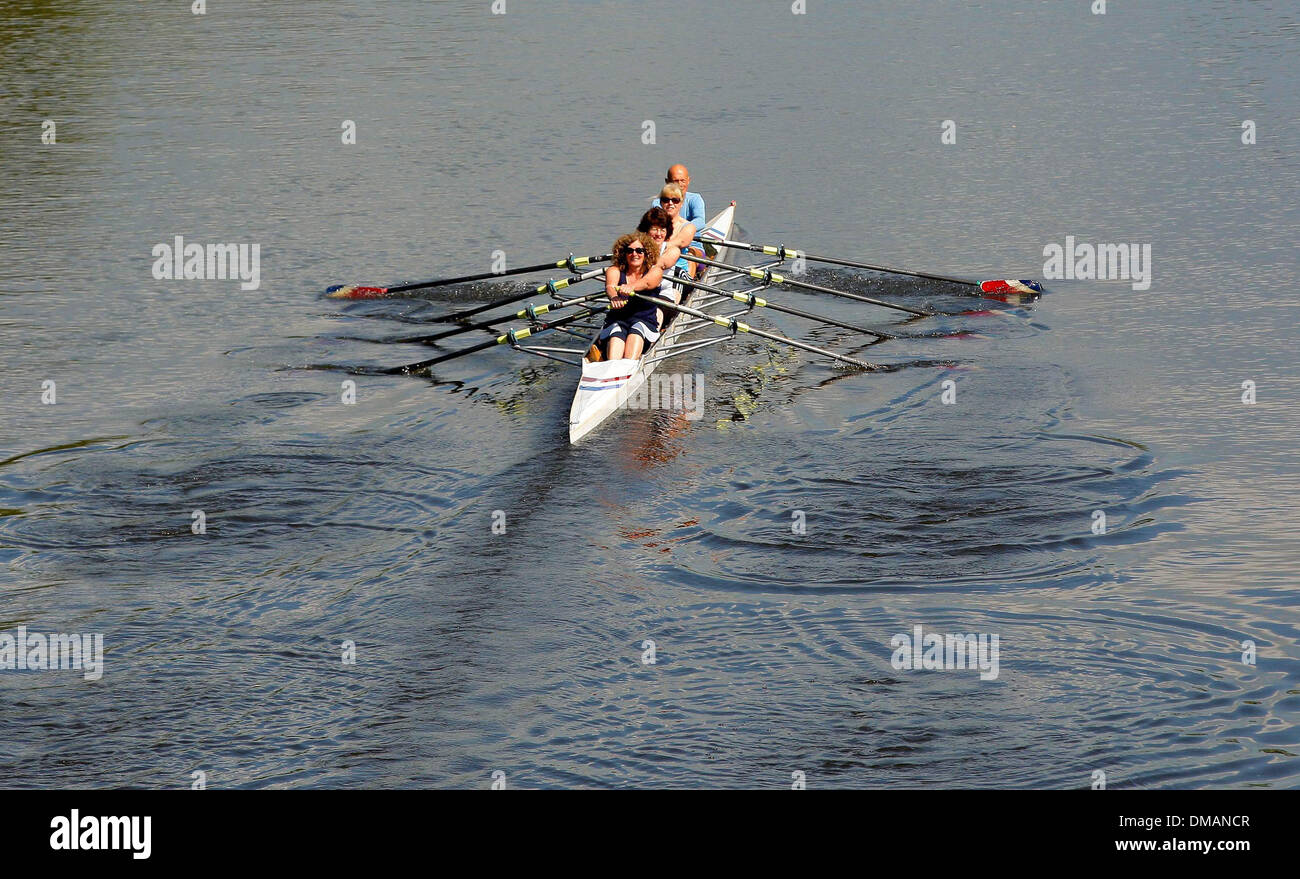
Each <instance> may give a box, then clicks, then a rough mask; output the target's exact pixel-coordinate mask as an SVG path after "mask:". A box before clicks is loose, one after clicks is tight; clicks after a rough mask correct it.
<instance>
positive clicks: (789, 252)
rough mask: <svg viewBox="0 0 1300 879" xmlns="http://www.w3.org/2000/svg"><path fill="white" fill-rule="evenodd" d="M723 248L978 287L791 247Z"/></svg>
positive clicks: (740, 245) (738, 245)
mask: <svg viewBox="0 0 1300 879" xmlns="http://www.w3.org/2000/svg"><path fill="white" fill-rule="evenodd" d="M722 246H724V247H736V248H741V249H744V250H752V251H754V252H755V253H765V254H767V255H768V256H775V257H780V258H782V259H799V258H800V257H802V258H803V259H809V260H812V261H813V262H824V263H831V264H833V265H837V266H848V267H849V268H854V269H871V270H872V271H874V272H886V273H888V274H891V275H908V276H910V277H913V278H928V279H929V280H931V281H948V282H949V283H952V284H962V285H964V286H967V287H978V286H979V282H978V281H971V280H968V279H966V278H954V277H952V276H951V275H936V274H934V273H933V272H917V271H912V270H911V269H898V268H894V267H892V266H879V265H873V264H872V263H869V262H857V261H856V260H851V259H841V258H839V257H836V256H819V255H818V254H815V253H809V252H808V251H806V250H796V249H795V248H793V247H782V246H779V245H771V244H749V243H746V242H744V241H724V242H722Z"/></svg>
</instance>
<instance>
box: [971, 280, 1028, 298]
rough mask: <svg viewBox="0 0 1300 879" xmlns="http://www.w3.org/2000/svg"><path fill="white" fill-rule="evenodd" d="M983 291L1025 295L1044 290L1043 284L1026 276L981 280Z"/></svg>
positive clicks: (981, 289) (981, 290)
mask: <svg viewBox="0 0 1300 879" xmlns="http://www.w3.org/2000/svg"><path fill="white" fill-rule="evenodd" d="M980 292H981V293H1019V294H1021V295H1023V296H1028V295H1033V294H1037V293H1042V292H1043V285H1042V284H1040V283H1038V282H1037V281H1030V280H1028V279H1026V278H1021V279H1020V280H995V281H981V282H980Z"/></svg>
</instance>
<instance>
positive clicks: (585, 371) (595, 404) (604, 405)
mask: <svg viewBox="0 0 1300 879" xmlns="http://www.w3.org/2000/svg"><path fill="white" fill-rule="evenodd" d="M735 213H736V205H735V203H734V202H733V203H732V204H731V205H729V206H728V207H727V208H725V209H724V210H723V211H722V212H721V213H719V214H717V215H716V216H714V217H712V218H711V219H710V220H709V222H708V226H707V234H709V235H710V236H711V237H712V236H714V235H715V234H716V236H717V237H718V238H730V237H731V229H732V225H733V223H734V222H735ZM716 273H717V270H716V269H709V271H708V273H707V274H706V275H705V276H704V278H703V282H704V283H708V282H709V280H710V278H711V277H713V276H714V275H715V274H716ZM692 298H694V296H693V294H692V291H690V290H687V292H685V293H683V294H682V299H681V303H682V304H683V305H690V304H691V299H692ZM664 310H665V311H667V309H664ZM666 317H667V316H666ZM683 317H684V315H680V314H674V316H673V319H672V320H671V321H670V322H669V323H668V325H667V326H666V327H665V328H664V331H663V332H662V333H661V334H660V335H659V338H658V339H657V340H655V343H654V344H653V345H651V346H649V347H648V348H647V349H646V350H645V351H644V352H643V353H642V355H641V359H640V360H627V359H621V360H605V361H600V362H597V363H592V362H590V361H589V360H587V358H586V357H583V359H582V379H581V380H580V381H579V382H578V390H577V391H576V392H575V393H574V395H573V404H572V405H571V406H570V407H569V442H570V443H576V442H577V441H578V440H580V439H582V438H583V437H584V436H586V435H587V434H589V433H591V432H592V431H593V430H595V429H596V428H597V427H599V426H600V425H601V423H603V422H604V421H605V419H607V418H609V416H611V415H613V414H614V413H615V412H617V411H618V410H619V409H621V408H623V404H625V403H626V402H627V400H628V398H630V397H631V396H632V395H633V394H635V393H636V392H637V391H638V390H640V388H641V386H642V385H644V384H645V382H646V379H647V378H649V377H650V375H651V374H652V373H653V372H654V371H655V368H656V367H657V366H658V365H659V364H660V363H661V362H662V360H663V359H664V358H663V357H661V356H657V354H656V352H659V351H661V350H666V349H671V347H672V346H673V344H674V343H676V342H677V339H678V338H679V337H680V336H681V335H682V333H684V332H685V331H686V321H685V320H682V318H683ZM592 341H593V342H594V341H595V339H594V338H593V340H592Z"/></svg>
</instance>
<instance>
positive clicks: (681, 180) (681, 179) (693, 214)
mask: <svg viewBox="0 0 1300 879" xmlns="http://www.w3.org/2000/svg"><path fill="white" fill-rule="evenodd" d="M664 183H671V184H673V185H674V186H676V187H677V188H678V189H680V190H681V191H682V217H683V218H684V219H685V220H686V222H688V223H691V224H693V225H694V226H695V228H696V229H703V228H704V227H705V226H706V225H708V221H707V220H705V213H704V199H703V198H701V197H700V194H699V193H698V192H691V172H690V171H687V170H686V166H685V165H673V166H672V167H671V168H669V169H668V174H667V175H666V176H665V177H664ZM654 206H655V207H660V204H659V199H657V198H656V199H655V200H654ZM701 253H702V251H701Z"/></svg>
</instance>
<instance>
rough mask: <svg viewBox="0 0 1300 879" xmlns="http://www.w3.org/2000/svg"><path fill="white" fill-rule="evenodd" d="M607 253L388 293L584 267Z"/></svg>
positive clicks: (399, 288)
mask: <svg viewBox="0 0 1300 879" xmlns="http://www.w3.org/2000/svg"><path fill="white" fill-rule="evenodd" d="M609 257H610V255H609V254H608V253H607V254H605V255H603V256H583V257H573V258H571V260H569V259H562V260H560V261H559V262H542V263H538V264H537V265H534V266H522V267H520V268H517V269H508V270H506V271H504V272H481V273H479V274H477V275H463V276H461V277H459V278H439V279H437V280H434V281H416V282H415V283H412V284H398V285H397V286H396V287H389V288H388V292H389V293H408V292H410V291H411V290H425V289H429V288H431V287H449V286H451V285H452V284H469V283H471V282H473V281H490V280H492V279H493V278H506V277H509V276H511V275H527V274H531V273H533V272H544V271H547V270H548V269H562V268H565V267H566V266H567V267H569V268H570V269H572V268H573V267H574V266H585V265H589V264H590V263H593V262H604V261H605V260H607V259H609Z"/></svg>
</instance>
